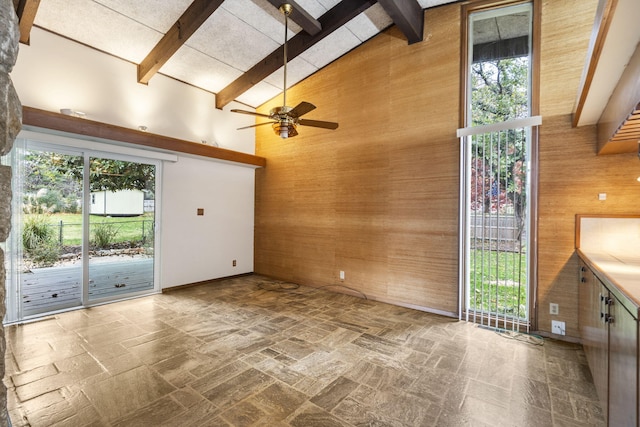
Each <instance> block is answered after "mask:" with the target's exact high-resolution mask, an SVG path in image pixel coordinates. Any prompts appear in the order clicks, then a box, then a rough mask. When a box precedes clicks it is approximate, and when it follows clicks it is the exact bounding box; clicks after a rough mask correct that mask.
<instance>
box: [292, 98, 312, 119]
mask: <svg viewBox="0 0 640 427" xmlns="http://www.w3.org/2000/svg"><path fill="white" fill-rule="evenodd" d="M315 109H316V106H315V105H313V104H312V103H310V102H305V101H302V102H301V103H300V104H298V105H296V106H295V107H293V110H291V111H289V115H290V116H291V117H300V116H304V115H305V114H307V113H308V112H309V111H312V110H315Z"/></svg>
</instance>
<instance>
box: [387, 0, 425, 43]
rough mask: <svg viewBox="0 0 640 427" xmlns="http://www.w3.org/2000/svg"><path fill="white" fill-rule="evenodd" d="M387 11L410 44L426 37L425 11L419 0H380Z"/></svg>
mask: <svg viewBox="0 0 640 427" xmlns="http://www.w3.org/2000/svg"><path fill="white" fill-rule="evenodd" d="M378 3H380V5H381V6H382V8H383V9H384V11H385V12H387V14H388V15H389V16H390V17H391V19H393V23H394V24H396V26H397V27H398V28H400V31H402V33H403V34H404V35H405V37H406V38H407V40H408V41H409V44H413V43H417V42H421V41H422V40H423V38H424V12H423V10H422V7H421V6H420V4H419V3H418V2H417V0H379V1H378Z"/></svg>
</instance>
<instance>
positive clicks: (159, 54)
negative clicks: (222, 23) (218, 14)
mask: <svg viewBox="0 0 640 427" xmlns="http://www.w3.org/2000/svg"><path fill="white" fill-rule="evenodd" d="M222 2H223V0H194V2H193V3H191V5H190V6H189V7H188V8H187V10H185V11H184V13H183V14H182V16H181V17H180V18H178V20H177V21H176V23H175V24H173V26H172V27H171V28H170V29H169V31H167V33H166V34H165V35H164V36H163V37H162V39H160V41H159V42H158V44H157V45H156V46H155V47H154V48H153V49H152V50H151V52H149V54H148V55H147V57H146V58H144V59H143V60H142V62H141V63H140V64H138V83H143V84H147V83H149V80H151V77H153V76H154V74H156V73H157V72H158V70H160V68H162V66H163V65H164V64H165V63H166V62H167V61H168V60H169V59H170V58H171V57H172V56H173V54H175V53H176V52H177V51H178V49H180V47H182V45H184V44H185V43H186V41H187V40H188V39H189V37H191V36H192V35H193V33H195V32H196V31H197V30H198V28H200V26H201V25H202V24H204V22H205V21H206V20H207V19H208V18H209V16H211V14H213V12H215V11H216V10H217V9H218V7H220V5H221V4H222Z"/></svg>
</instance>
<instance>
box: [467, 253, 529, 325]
mask: <svg viewBox="0 0 640 427" xmlns="http://www.w3.org/2000/svg"><path fill="white" fill-rule="evenodd" d="M526 260H527V257H526V254H525V253H517V252H498V251H488V250H484V251H483V250H480V249H476V250H473V251H472V252H471V277H470V282H471V283H470V300H471V302H470V304H471V305H472V306H473V304H475V308H476V310H477V311H480V310H483V311H485V312H492V313H500V314H506V315H509V316H515V317H522V318H523V317H525V316H526V304H527V264H526V262H527V261H526Z"/></svg>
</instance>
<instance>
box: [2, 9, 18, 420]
mask: <svg viewBox="0 0 640 427" xmlns="http://www.w3.org/2000/svg"><path fill="white" fill-rule="evenodd" d="M19 40H20V30H19V27H18V17H17V16H16V12H15V9H14V5H13V0H0V156H3V155H5V154H7V153H8V152H9V151H11V147H13V142H14V141H15V139H16V136H17V135H18V132H20V129H21V127H22V105H21V104H20V100H19V99H18V94H17V93H16V90H15V88H14V87H13V82H12V81H11V77H10V76H9V73H10V72H11V70H12V69H13V66H14V65H15V63H16V60H17V58H18V44H19ZM11 196H12V195H11V167H10V166H0V242H5V241H6V240H7V238H8V237H9V231H10V230H11ZM5 283H6V271H5V268H4V253H2V250H0V380H1V379H2V378H4V371H5V365H4V355H5V350H6V341H5V337H4V326H3V325H2V322H1V320H2V319H4V315H5V313H6V303H5V295H6V289H5ZM9 424H10V420H9V415H8V413H7V389H6V387H5V386H4V384H3V383H2V381H0V425H2V426H7V425H9Z"/></svg>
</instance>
